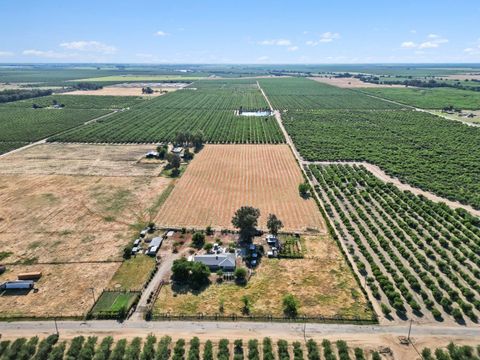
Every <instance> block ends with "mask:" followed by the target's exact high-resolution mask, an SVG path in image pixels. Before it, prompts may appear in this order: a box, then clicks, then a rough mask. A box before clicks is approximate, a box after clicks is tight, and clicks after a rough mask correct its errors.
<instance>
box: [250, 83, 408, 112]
mask: <svg viewBox="0 0 480 360" xmlns="http://www.w3.org/2000/svg"><path fill="white" fill-rule="evenodd" d="M259 83H260V86H261V87H262V88H263V90H264V91H265V93H266V94H267V96H268V98H269V99H270V102H271V103H272V106H273V107H274V108H275V109H278V110H284V109H288V110H295V109H303V110H307V109H396V108H400V107H401V106H399V105H395V104H392V103H390V102H387V101H383V100H379V99H375V98H372V97H369V96H367V95H365V94H362V93H360V92H355V91H353V90H351V89H341V88H338V87H335V86H331V85H327V84H322V83H319V82H316V81H314V80H310V79H305V78H280V79H261V80H259Z"/></svg>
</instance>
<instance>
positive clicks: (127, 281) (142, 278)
mask: <svg viewBox="0 0 480 360" xmlns="http://www.w3.org/2000/svg"><path fill="white" fill-rule="evenodd" d="M154 267H155V259H154V258H152V257H150V256H147V255H137V256H135V257H132V258H131V259H128V260H125V261H124V262H123V263H122V265H121V266H120V267H119V268H118V270H117V272H116V273H115V274H114V275H113V278H112V280H110V285H109V287H110V288H114V289H117V288H118V289H124V290H139V289H141V288H142V287H143V285H144V284H145V282H146V281H147V280H148V277H149V276H150V272H151V271H152V270H153V268H154Z"/></svg>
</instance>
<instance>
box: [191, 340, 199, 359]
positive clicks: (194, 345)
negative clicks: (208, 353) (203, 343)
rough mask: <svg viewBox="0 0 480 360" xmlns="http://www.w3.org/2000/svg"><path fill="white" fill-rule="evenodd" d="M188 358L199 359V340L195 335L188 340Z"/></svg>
mask: <svg viewBox="0 0 480 360" xmlns="http://www.w3.org/2000/svg"><path fill="white" fill-rule="evenodd" d="M188 360H200V340H199V339H198V337H196V336H195V337H194V338H192V340H190V349H189V350H188Z"/></svg>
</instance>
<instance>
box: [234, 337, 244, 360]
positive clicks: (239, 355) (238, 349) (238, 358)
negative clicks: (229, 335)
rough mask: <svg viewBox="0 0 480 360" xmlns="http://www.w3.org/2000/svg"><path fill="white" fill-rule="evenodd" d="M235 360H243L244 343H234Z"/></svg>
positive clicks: (237, 341) (238, 340)
mask: <svg viewBox="0 0 480 360" xmlns="http://www.w3.org/2000/svg"><path fill="white" fill-rule="evenodd" d="M233 359H234V360H243V341H242V340H241V339H237V340H235V341H234V343H233Z"/></svg>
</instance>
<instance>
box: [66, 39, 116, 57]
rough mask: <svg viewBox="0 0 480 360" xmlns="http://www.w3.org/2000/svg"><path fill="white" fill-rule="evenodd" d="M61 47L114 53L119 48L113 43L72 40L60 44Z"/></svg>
mask: <svg viewBox="0 0 480 360" xmlns="http://www.w3.org/2000/svg"><path fill="white" fill-rule="evenodd" d="M60 46H61V47H63V48H65V49H68V50H77V51H85V52H97V53H102V54H114V53H115V52H117V48H116V47H115V46H112V45H107V44H104V43H101V42H99V41H85V40H80V41H71V42H63V43H61V44H60Z"/></svg>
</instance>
